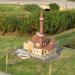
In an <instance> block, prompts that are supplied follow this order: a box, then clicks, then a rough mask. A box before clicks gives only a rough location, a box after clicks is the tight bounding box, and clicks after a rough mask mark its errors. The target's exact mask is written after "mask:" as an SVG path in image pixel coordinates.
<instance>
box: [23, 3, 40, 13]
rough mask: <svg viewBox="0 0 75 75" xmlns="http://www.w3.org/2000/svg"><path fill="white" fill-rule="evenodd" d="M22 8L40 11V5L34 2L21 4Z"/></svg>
mask: <svg viewBox="0 0 75 75" xmlns="http://www.w3.org/2000/svg"><path fill="white" fill-rule="evenodd" d="M23 9H24V10H27V11H29V12H39V11H40V7H39V6H38V5H36V4H31V5H30V4H27V5H24V6H23Z"/></svg>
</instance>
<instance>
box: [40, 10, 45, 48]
mask: <svg viewBox="0 0 75 75" xmlns="http://www.w3.org/2000/svg"><path fill="white" fill-rule="evenodd" d="M43 25H44V17H43V11H42V10H41V14H40V47H43V37H44V34H43V30H44V29H43Z"/></svg>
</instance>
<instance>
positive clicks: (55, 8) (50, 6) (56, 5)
mask: <svg viewBox="0 0 75 75" xmlns="http://www.w3.org/2000/svg"><path fill="white" fill-rule="evenodd" d="M49 8H50V10H51V11H58V10H59V9H60V7H59V5H58V4H56V3H52V4H49Z"/></svg>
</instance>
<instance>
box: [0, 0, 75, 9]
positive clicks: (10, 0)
mask: <svg viewBox="0 0 75 75" xmlns="http://www.w3.org/2000/svg"><path fill="white" fill-rule="evenodd" d="M49 3H57V4H58V5H60V7H61V8H66V6H67V8H75V2H71V1H67V0H0V4H49Z"/></svg>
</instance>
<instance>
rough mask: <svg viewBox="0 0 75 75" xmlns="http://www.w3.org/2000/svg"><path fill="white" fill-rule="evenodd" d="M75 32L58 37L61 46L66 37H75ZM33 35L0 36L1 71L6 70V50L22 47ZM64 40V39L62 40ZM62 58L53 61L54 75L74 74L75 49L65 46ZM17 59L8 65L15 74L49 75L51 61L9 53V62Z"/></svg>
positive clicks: (9, 69) (9, 70) (10, 71)
mask: <svg viewBox="0 0 75 75" xmlns="http://www.w3.org/2000/svg"><path fill="white" fill-rule="evenodd" d="M74 33H75V32H71V33H68V34H64V35H62V36H59V37H57V39H59V42H60V44H61V46H62V47H63V45H64V44H65V42H66V38H69V37H75V34H74ZM30 39H31V36H13V35H11V36H0V71H5V52H6V50H8V51H10V49H13V48H16V47H21V46H22V45H23V42H24V41H27V40H30ZM62 40H63V41H62ZM60 58H61V59H59V60H55V61H52V64H51V65H52V75H74V74H75V71H74V70H75V49H70V48H65V47H64V50H63V51H62V54H61V56H60ZM15 60H16V61H17V63H15V64H13V65H12V64H9V65H8V71H7V72H8V73H11V74H14V75H49V65H50V64H49V63H47V62H45V61H41V60H37V59H27V60H21V61H20V62H19V60H18V58H17V57H15V56H13V55H12V54H10V55H9V63H11V61H12V62H13V61H15Z"/></svg>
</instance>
